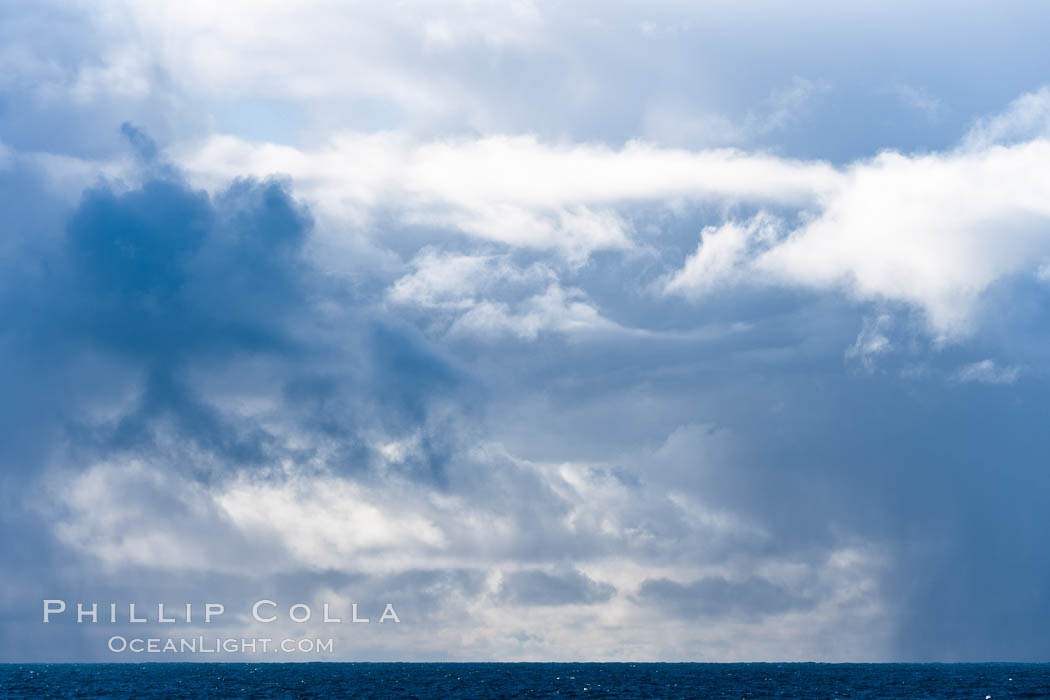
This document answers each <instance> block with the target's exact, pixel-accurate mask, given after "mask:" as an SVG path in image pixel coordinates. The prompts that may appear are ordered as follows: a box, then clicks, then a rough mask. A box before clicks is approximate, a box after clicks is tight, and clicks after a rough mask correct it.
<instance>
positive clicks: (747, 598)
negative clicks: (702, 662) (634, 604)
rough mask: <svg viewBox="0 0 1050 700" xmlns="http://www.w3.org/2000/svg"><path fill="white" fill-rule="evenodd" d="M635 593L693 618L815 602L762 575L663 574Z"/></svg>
mask: <svg viewBox="0 0 1050 700" xmlns="http://www.w3.org/2000/svg"><path fill="white" fill-rule="evenodd" d="M638 596H639V597H640V598H641V599H642V600H644V601H647V602H652V603H655V604H656V605H658V606H660V607H661V608H663V610H664V611H665V612H666V614H668V615H672V616H678V617H685V618H694V619H695V618H720V617H731V618H733V617H743V618H745V619H748V618H761V617H763V616H765V615H775V614H777V613H783V612H786V611H788V610H792V609H796V608H805V607H809V606H812V605H813V604H814V601H812V600H809V599H807V598H806V597H804V596H800V595H798V594H797V593H794V592H792V591H789V590H787V589H785V588H784V587H782V586H779V585H777V584H775V583H773V582H771V581H768V580H765V579H761V578H749V579H745V580H743V581H728V580H726V579H725V578H722V577H720V576H712V577H708V578H702V579H698V580H696V581H691V582H689V583H685V584H682V583H677V582H675V581H671V580H669V579H665V578H661V579H648V580H646V581H645V582H643V583H642V586H641V588H640V589H639V590H638Z"/></svg>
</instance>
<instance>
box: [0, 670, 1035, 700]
mask: <svg viewBox="0 0 1050 700" xmlns="http://www.w3.org/2000/svg"><path fill="white" fill-rule="evenodd" d="M989 696H990V697H992V698H1050V664H1013V663H996V664H787V663H785V664H643V663H639V664H631V663H627V664H604V663H595V664H585V663H571V664H542V663H541V664H509V663H487V664H473V663H465V664H459V663H434V664H430V663H422V664H414V663H314V664H305V663H304V664H279V663H267V664H214V663H207V664H194V663H170V664H169V663H157V664H6V665H0V698H212V697H226V698H285V697H303V698H421V699H422V698H548V697H551V698H553V697H557V698H977V699H978V700H980V699H983V698H988V697H989Z"/></svg>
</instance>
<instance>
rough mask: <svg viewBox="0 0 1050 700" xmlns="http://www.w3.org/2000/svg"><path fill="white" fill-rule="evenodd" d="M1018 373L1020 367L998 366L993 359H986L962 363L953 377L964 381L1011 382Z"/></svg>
mask: <svg viewBox="0 0 1050 700" xmlns="http://www.w3.org/2000/svg"><path fill="white" fill-rule="evenodd" d="M1020 374H1021V368H1020V367H1000V366H998V365H997V364H996V363H995V361H994V360H991V359H988V360H981V361H980V362H973V363H970V364H968V365H963V366H962V367H960V368H959V370H958V371H957V372H956V373H955V375H954V379H955V381H958V382H964V383H965V382H977V383H980V384H1013V383H1014V382H1016V381H1017V377H1018V376H1019V375H1020Z"/></svg>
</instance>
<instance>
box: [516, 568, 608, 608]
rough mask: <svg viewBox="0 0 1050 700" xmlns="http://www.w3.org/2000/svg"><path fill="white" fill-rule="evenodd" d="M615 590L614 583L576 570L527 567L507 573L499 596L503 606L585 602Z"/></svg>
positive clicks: (600, 597)
mask: <svg viewBox="0 0 1050 700" xmlns="http://www.w3.org/2000/svg"><path fill="white" fill-rule="evenodd" d="M614 593H616V589H615V588H614V587H613V586H611V585H609V584H608V583H602V582H600V581H595V580H594V579H592V578H590V577H589V576H587V575H586V574H583V573H582V572H579V571H576V570H571V571H565V572H554V573H550V572H547V571H543V570H540V569H526V570H522V571H511V572H508V573H506V574H504V575H503V582H502V583H501V584H500V589H499V593H498V594H497V598H498V599H499V601H500V602H501V603H503V604H504V605H586V604H589V603H601V602H604V601H606V600H608V599H609V598H611V597H612V596H613V594H614Z"/></svg>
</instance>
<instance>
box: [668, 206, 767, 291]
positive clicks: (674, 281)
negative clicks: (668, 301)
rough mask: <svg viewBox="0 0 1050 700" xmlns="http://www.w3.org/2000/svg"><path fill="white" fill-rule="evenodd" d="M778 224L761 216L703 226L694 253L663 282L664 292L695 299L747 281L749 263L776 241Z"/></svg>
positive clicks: (749, 274) (765, 216) (765, 215)
mask: <svg viewBox="0 0 1050 700" xmlns="http://www.w3.org/2000/svg"><path fill="white" fill-rule="evenodd" d="M781 225H782V224H781V223H780V222H779V221H777V220H776V219H775V218H773V217H771V216H769V215H768V214H764V213H763V214H759V215H757V216H755V217H753V218H751V219H750V220H748V221H747V222H745V223H743V224H740V223H737V222H735V221H730V222H727V223H725V224H722V225H721V226H707V227H705V228H704V230H703V231H701V232H700V244H699V245H698V246H697V248H696V252H695V253H693V254H692V255H690V256H689V257H688V258H687V259H686V261H685V265H684V266H683V267H682V269H680V270H678V271H677V272H675V273H674V274H673V275H671V276H670V277H669V278H667V279H666V281H665V282H664V285H663V291H664V293H666V294H678V295H681V296H685V297H692V298H696V297H698V296H702V295H704V294H708V293H710V292H712V291H714V290H715V289H717V288H719V287H722V286H725V285H729V284H733V283H740V282H748V281H750V277H751V274H752V271H751V270H749V269H748V268H749V263H750V262H751V261H752V260H753V259H754V258H755V257H756V256H757V255H758V251H759V250H761V249H763V248H768V247H770V246H771V245H772V244H773V243H774V242H775V241H776V238H777V236H778V231H779V229H780V227H781Z"/></svg>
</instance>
